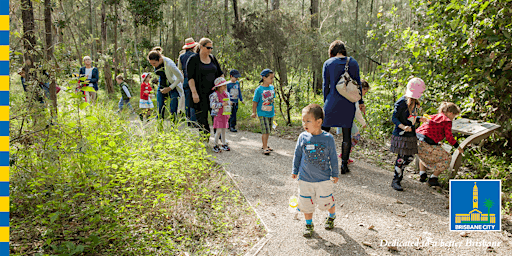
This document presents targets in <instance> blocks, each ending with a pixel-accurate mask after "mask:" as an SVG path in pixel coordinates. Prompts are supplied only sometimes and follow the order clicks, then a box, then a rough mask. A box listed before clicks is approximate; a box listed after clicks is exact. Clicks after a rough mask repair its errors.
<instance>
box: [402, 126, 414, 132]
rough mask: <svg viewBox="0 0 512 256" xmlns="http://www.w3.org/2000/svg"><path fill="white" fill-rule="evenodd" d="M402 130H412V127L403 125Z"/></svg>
mask: <svg viewBox="0 0 512 256" xmlns="http://www.w3.org/2000/svg"><path fill="white" fill-rule="evenodd" d="M404 131H406V132H410V131H412V128H411V127H410V126H406V127H404Z"/></svg>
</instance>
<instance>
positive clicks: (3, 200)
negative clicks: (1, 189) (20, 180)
mask: <svg viewBox="0 0 512 256" xmlns="http://www.w3.org/2000/svg"><path fill="white" fill-rule="evenodd" d="M8 211H9V197H8V196H1V197H0V212H8Z"/></svg>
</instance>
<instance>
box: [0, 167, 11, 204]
mask: <svg viewBox="0 0 512 256" xmlns="http://www.w3.org/2000/svg"><path fill="white" fill-rule="evenodd" d="M5 181H7V182H8V181H9V166H0V182H5ZM0 212H1V211H0Z"/></svg>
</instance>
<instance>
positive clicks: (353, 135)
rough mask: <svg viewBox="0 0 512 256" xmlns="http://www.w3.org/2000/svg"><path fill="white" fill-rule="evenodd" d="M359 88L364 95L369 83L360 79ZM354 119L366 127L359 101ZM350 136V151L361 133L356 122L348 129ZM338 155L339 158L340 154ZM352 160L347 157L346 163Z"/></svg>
mask: <svg viewBox="0 0 512 256" xmlns="http://www.w3.org/2000/svg"><path fill="white" fill-rule="evenodd" d="M361 89H362V90H361V91H362V96H361V97H364V95H365V94H366V93H367V92H368V91H369V90H370V85H369V84H368V82H367V81H366V80H361ZM355 120H357V122H359V124H360V125H362V128H363V129H364V128H365V127H366V121H365V120H364V117H363V114H362V113H361V109H359V102H356V115H355ZM337 133H338V134H340V133H341V128H339V127H338V128H337ZM350 137H351V140H352V147H351V148H350V151H352V149H353V148H354V146H355V145H356V144H357V143H358V142H359V140H361V134H360V133H359V128H358V127H357V124H356V122H352V129H351V130H350ZM338 157H340V158H341V154H340V155H339V156H338ZM353 162H354V160H352V159H350V158H349V159H348V164H351V163H353ZM347 170H348V169H347ZM342 174H343V172H342Z"/></svg>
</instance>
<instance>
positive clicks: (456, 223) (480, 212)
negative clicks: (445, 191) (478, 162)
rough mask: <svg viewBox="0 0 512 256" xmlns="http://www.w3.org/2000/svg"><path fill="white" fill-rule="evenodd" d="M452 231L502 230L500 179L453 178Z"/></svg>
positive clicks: (451, 196)
mask: <svg viewBox="0 0 512 256" xmlns="http://www.w3.org/2000/svg"><path fill="white" fill-rule="evenodd" d="M450 231H501V180H450Z"/></svg>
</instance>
